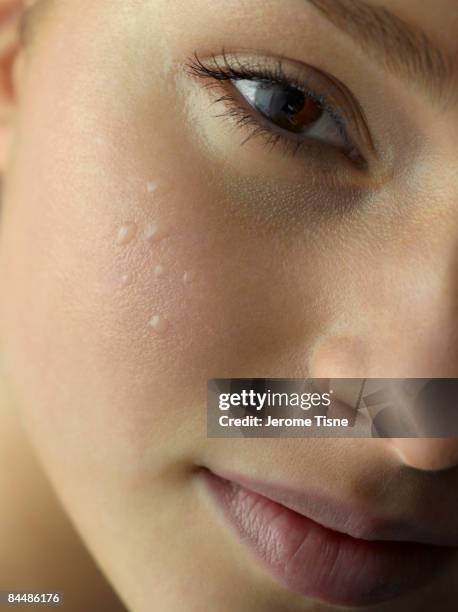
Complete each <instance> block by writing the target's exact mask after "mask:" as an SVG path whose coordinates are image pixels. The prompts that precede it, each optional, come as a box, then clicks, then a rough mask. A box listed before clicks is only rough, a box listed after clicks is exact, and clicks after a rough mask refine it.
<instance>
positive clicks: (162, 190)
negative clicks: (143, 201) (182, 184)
mask: <svg viewBox="0 0 458 612" xmlns="http://www.w3.org/2000/svg"><path fill="white" fill-rule="evenodd" d="M146 191H147V192H148V193H149V194H150V195H151V196H153V197H154V198H162V197H163V196H165V195H167V194H169V193H170V192H171V191H172V185H171V184H170V183H168V182H166V181H162V180H160V179H152V180H151V181H148V182H147V183H146Z"/></svg>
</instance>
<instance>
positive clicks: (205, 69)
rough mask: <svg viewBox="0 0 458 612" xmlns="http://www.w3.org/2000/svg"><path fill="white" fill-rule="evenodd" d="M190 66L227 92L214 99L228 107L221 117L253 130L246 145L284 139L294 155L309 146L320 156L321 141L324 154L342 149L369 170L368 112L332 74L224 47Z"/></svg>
mask: <svg viewBox="0 0 458 612" xmlns="http://www.w3.org/2000/svg"><path fill="white" fill-rule="evenodd" d="M187 68H188V69H189V73H190V74H191V75H192V76H195V77H198V78H201V79H204V80H205V81H206V85H205V86H206V87H207V86H208V87H209V88H211V89H215V91H217V92H218V93H221V92H222V93H223V95H219V96H218V97H217V99H215V100H214V102H215V103H223V104H224V106H225V108H226V111H225V112H224V113H222V114H219V115H216V116H217V117H225V116H227V117H228V118H229V119H231V120H232V121H235V123H236V125H237V126H238V127H240V128H241V129H243V130H244V131H246V130H250V131H251V133H250V134H249V136H248V137H247V138H246V139H245V140H244V141H243V143H242V144H244V143H245V142H247V141H248V140H249V139H250V138H252V137H254V136H262V137H263V138H264V140H265V143H266V144H267V145H268V146H269V148H273V146H275V145H276V144H283V145H285V148H286V149H287V151H288V152H290V151H291V153H292V154H293V155H296V154H297V153H298V152H299V151H300V150H301V149H302V148H304V149H306V150H307V153H309V154H312V155H313V154H314V153H316V155H317V157H316V159H318V149H317V148H316V147H317V146H319V145H321V147H322V149H321V159H324V158H323V156H325V155H327V157H328V158H329V159H330V155H331V154H336V153H337V154H339V155H340V157H346V158H347V161H348V160H350V161H351V162H352V164H353V165H354V166H356V167H357V168H358V169H359V170H367V168H368V162H367V158H366V152H367V153H369V158H370V157H371V156H372V155H373V153H374V146H373V142H372V138H371V135H370V132H369V129H368V127H367V122H366V120H365V117H364V112H363V111H362V108H361V106H360V105H359V104H358V102H357V100H356V99H355V98H354V96H353V95H352V93H351V92H350V90H349V89H348V88H347V87H346V86H345V85H344V84H343V83H342V82H340V81H339V80H338V79H336V78H335V77H333V76H332V75H330V74H328V73H325V72H323V71H321V70H318V69H315V68H313V67H312V66H309V65H306V64H303V63H301V62H296V61H293V60H286V59H284V58H269V57H262V56H257V55H254V56H253V57H247V56H246V55H243V54H241V55H238V54H236V53H230V54H228V53H226V52H225V51H223V53H222V54H221V55H220V56H214V55H213V56H211V57H210V58H209V59H208V60H207V61H206V62H203V61H201V60H200V59H199V57H198V56H197V55H196V54H195V55H194V57H193V58H192V59H191V60H190V61H189V63H188V64H187ZM313 145H315V147H314V146H313ZM361 145H362V146H361ZM313 149H314V150H313Z"/></svg>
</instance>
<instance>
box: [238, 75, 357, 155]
mask: <svg viewBox="0 0 458 612" xmlns="http://www.w3.org/2000/svg"><path fill="white" fill-rule="evenodd" d="M232 84H233V86H234V87H235V88H236V89H237V91H238V92H239V93H240V95H241V96H242V97H243V98H244V100H245V101H246V102H247V103H248V104H249V105H250V106H251V107H252V108H253V109H254V110H255V111H257V112H259V113H260V114H261V115H262V116H263V117H264V118H265V119H266V120H267V121H269V122H270V123H272V124H273V125H274V126H276V127H277V128H280V129H281V130H285V131H287V132H291V133H292V134H296V135H300V136H306V137H307V138H308V139H313V140H318V141H321V142H324V143H327V144H329V145H333V146H336V147H341V148H342V149H344V148H345V147H347V145H348V140H347V138H346V137H345V133H344V130H343V128H342V126H341V124H340V123H339V121H338V119H337V118H335V117H334V116H333V115H332V114H331V112H329V111H328V110H327V109H326V108H324V106H323V104H322V103H320V101H319V100H317V99H316V98H315V97H313V95H312V94H307V93H305V92H303V91H301V90H299V89H297V88H296V87H292V86H285V85H283V84H281V83H266V82H263V81H262V80H248V79H245V80H235V81H233V82H232Z"/></svg>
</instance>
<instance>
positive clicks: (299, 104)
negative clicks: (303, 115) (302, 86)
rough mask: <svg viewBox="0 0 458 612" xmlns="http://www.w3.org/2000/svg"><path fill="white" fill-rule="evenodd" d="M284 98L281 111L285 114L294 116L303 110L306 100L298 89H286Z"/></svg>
mask: <svg viewBox="0 0 458 612" xmlns="http://www.w3.org/2000/svg"><path fill="white" fill-rule="evenodd" d="M285 98H286V100H285V106H284V109H283V110H284V112H285V113H287V114H289V115H295V114H296V113H299V112H300V111H301V110H302V109H303V108H304V104H305V101H306V99H305V95H304V94H303V93H302V91H299V90H298V89H288V90H287V91H286V92H285Z"/></svg>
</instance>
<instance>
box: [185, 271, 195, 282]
mask: <svg viewBox="0 0 458 612" xmlns="http://www.w3.org/2000/svg"><path fill="white" fill-rule="evenodd" d="M196 276H197V275H196V273H195V272H194V270H187V271H186V272H185V273H184V274H183V282H184V284H185V285H190V284H191V283H193V282H194V281H195V280H196Z"/></svg>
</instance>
